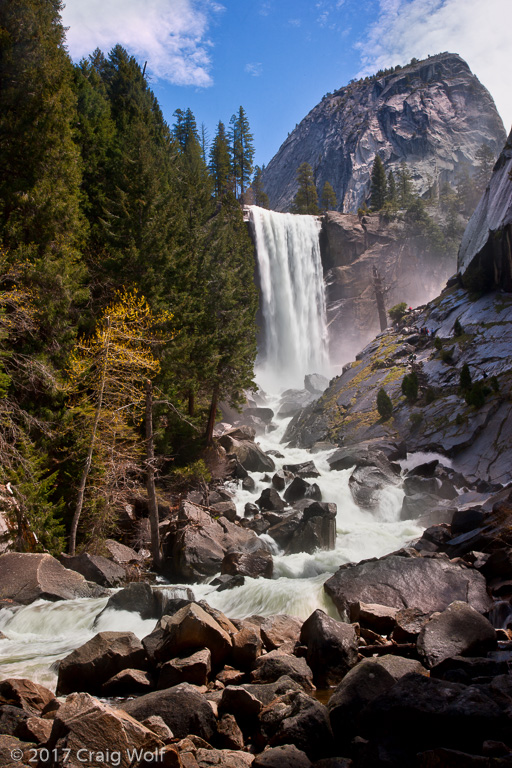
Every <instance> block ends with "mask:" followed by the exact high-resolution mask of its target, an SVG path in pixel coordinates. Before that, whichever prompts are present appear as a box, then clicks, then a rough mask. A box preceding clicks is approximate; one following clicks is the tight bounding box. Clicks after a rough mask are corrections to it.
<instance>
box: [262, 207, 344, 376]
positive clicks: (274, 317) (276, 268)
mask: <svg viewBox="0 0 512 768" xmlns="http://www.w3.org/2000/svg"><path fill="white" fill-rule="evenodd" d="M248 211H249V219H250V222H251V226H252V229H253V232H254V238H255V241H256V252H257V258H258V271H259V282H260V291H261V300H260V301H261V314H262V318H263V332H262V338H261V339H260V348H259V354H258V361H257V367H258V379H259V380H260V381H261V384H262V386H264V387H267V388H270V389H271V390H276V389H277V388H278V387H283V388H285V387H301V386H302V383H303V380H304V374H306V373H310V372H313V371H314V372H316V373H322V374H326V375H327V374H328V372H329V358H328V333H327V322H326V309H325V290H324V276H323V268H322V259H321V255H320V239H319V234H320V222H319V220H318V218H317V217H315V216H297V215H294V214H291V213H276V212H275V211H267V210H265V209H264V208H258V207H257V206H250V207H249V208H248Z"/></svg>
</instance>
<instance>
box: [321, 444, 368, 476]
mask: <svg viewBox="0 0 512 768" xmlns="http://www.w3.org/2000/svg"><path fill="white" fill-rule="evenodd" d="M327 463H328V464H329V467H330V469H331V470H333V471H340V470H343V469H351V468H352V467H355V466H356V465H357V464H362V463H370V453H369V451H368V448H366V447H361V446H350V445H348V446H343V447H342V448H338V450H336V451H334V453H332V454H331V455H330V456H329V458H328V459H327Z"/></svg>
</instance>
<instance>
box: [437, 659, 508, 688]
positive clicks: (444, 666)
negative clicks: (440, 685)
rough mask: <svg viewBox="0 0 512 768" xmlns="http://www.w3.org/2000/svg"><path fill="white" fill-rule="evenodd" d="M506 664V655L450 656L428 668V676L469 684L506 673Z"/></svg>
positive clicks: (487, 680) (488, 679)
mask: <svg viewBox="0 0 512 768" xmlns="http://www.w3.org/2000/svg"><path fill="white" fill-rule="evenodd" d="M508 664H509V662H508V660H507V659H506V657H505V658H503V659H495V658H483V657H481V656H450V658H449V659H445V660H444V661H441V662H440V663H439V664H436V666H435V667H433V668H432V669H431V670H430V676H431V677H436V678H438V679H440V680H448V681H449V682H452V683H463V684H464V685H471V684H472V683H473V682H474V681H475V682H479V683H482V682H490V681H491V680H492V679H493V678H495V677H498V675H506V674H507V673H508V671H509V667H508ZM477 678H478V679H477ZM484 678H486V680H484Z"/></svg>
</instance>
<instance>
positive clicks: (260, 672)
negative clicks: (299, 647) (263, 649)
mask: <svg viewBox="0 0 512 768" xmlns="http://www.w3.org/2000/svg"><path fill="white" fill-rule="evenodd" d="M283 675H286V676H287V677H291V679H292V680H295V681H296V682H297V683H299V685H301V686H302V687H303V688H304V690H306V691H312V690H314V689H315V686H314V685H313V672H312V671H311V669H310V667H309V666H308V664H307V663H306V660H305V659H300V658H297V657H296V656H291V655H290V654H287V653H282V652H281V651H270V653H267V654H266V655H265V656H260V657H259V659H257V661H256V664H255V666H254V669H253V672H252V680H253V682H255V683H273V682H276V681H277V680H279V678H280V677H283Z"/></svg>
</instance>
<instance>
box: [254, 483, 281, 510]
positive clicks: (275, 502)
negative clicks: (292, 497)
mask: <svg viewBox="0 0 512 768" xmlns="http://www.w3.org/2000/svg"><path fill="white" fill-rule="evenodd" d="M256 504H257V505H258V507H259V508H260V509H264V510H270V511H275V512H282V511H283V510H284V508H285V506H286V504H285V503H284V501H283V500H282V498H281V497H280V495H279V494H278V492H277V491H276V489H275V488H265V489H264V490H263V491H262V492H261V496H260V497H259V499H256Z"/></svg>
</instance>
